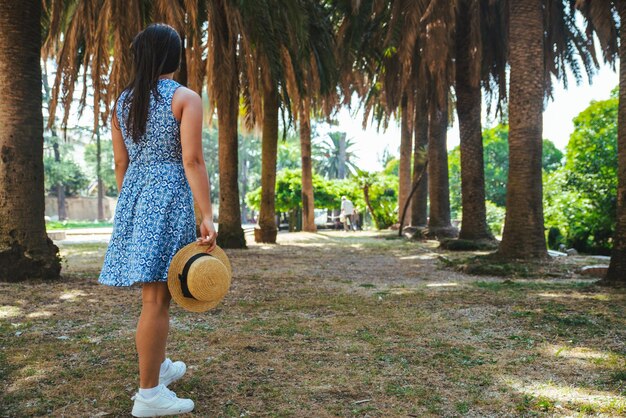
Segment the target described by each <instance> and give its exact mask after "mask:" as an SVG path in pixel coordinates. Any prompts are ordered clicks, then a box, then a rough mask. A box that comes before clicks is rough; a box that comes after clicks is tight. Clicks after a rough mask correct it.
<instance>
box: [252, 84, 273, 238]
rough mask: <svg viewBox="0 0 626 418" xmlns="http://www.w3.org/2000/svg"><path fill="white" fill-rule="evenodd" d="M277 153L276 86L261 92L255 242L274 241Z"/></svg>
mask: <svg viewBox="0 0 626 418" xmlns="http://www.w3.org/2000/svg"><path fill="white" fill-rule="evenodd" d="M277 155H278V92H277V91H276V86H275V85H273V86H272V87H271V88H269V89H268V88H266V89H265V91H264V94H263V137H262V139H261V208H260V211H259V226H258V227H257V228H255V230H254V240H255V241H256V242H265V243H270V244H275V243H276V234H277V232H278V229H277V228H276V219H275V218H276V211H275V209H274V207H275V204H276V158H277Z"/></svg>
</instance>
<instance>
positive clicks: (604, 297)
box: [537, 292, 611, 301]
mask: <svg viewBox="0 0 626 418" xmlns="http://www.w3.org/2000/svg"><path fill="white" fill-rule="evenodd" d="M537 296H540V297H542V298H549V299H556V298H570V299H593V300H603V301H608V300H611V298H610V297H609V296H608V295H583V294H581V293H548V292H545V293H537Z"/></svg>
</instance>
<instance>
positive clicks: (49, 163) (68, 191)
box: [43, 156, 89, 196]
mask: <svg viewBox="0 0 626 418" xmlns="http://www.w3.org/2000/svg"><path fill="white" fill-rule="evenodd" d="M43 164H44V176H45V180H44V185H45V188H46V190H47V191H48V192H49V193H50V194H53V195H56V185H57V184H58V183H61V184H62V185H63V186H64V187H65V195H66V196H76V195H78V194H79V193H80V192H81V191H82V190H83V189H84V188H85V187H87V185H88V184H89V180H88V179H87V177H86V176H85V174H84V173H83V171H82V170H81V168H80V166H79V165H78V164H76V163H75V162H74V161H72V160H71V159H69V158H68V157H66V158H65V159H63V160H61V161H58V162H57V161H55V160H54V157H48V156H46V157H44V159H43Z"/></svg>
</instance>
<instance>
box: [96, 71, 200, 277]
mask: <svg viewBox="0 0 626 418" xmlns="http://www.w3.org/2000/svg"><path fill="white" fill-rule="evenodd" d="M178 87H180V84H179V83H177V82H175V81H173V80H169V79H160V80H159V81H158V82H157V89H158V92H159V96H160V97H155V95H154V94H152V95H151V97H150V108H149V111H148V120H147V123H146V133H145V135H144V136H143V137H142V138H141V140H140V141H139V142H137V143H135V142H134V141H133V139H132V137H131V136H130V133H129V132H128V128H127V126H126V119H127V116H128V110H129V107H130V101H128V102H127V103H124V99H125V98H126V96H127V93H128V92H126V91H124V92H123V93H122V94H121V96H120V98H119V100H118V102H117V106H116V109H115V111H116V115H117V120H118V121H119V125H120V129H121V131H122V136H123V138H124V143H125V144H126V149H127V150H128V156H129V159H130V163H129V165H128V170H127V171H126V175H125V176H124V182H123V184H122V190H121V191H120V196H119V200H118V202H117V207H116V209H115V219H114V227H113V235H112V236H111V241H110V242H109V248H108V249H107V252H106V256H105V258H104V265H103V266H102V271H101V272H100V279H99V282H100V283H102V284H105V285H109V286H130V285H132V284H134V283H138V282H139V283H148V282H160V281H167V270H168V267H169V265H170V261H171V260H172V257H174V254H176V252H177V251H178V250H179V249H180V248H182V247H183V246H185V245H186V244H189V243H190V242H193V241H195V239H196V226H195V217H194V209H193V197H192V194H191V189H190V188H189V183H188V182H187V178H186V177H185V172H184V170H183V163H182V149H181V143H180V122H178V121H177V120H176V118H175V117H174V114H173V113H172V97H173V96H174V92H175V91H176V89H177V88H178Z"/></svg>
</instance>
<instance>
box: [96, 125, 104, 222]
mask: <svg viewBox="0 0 626 418" xmlns="http://www.w3.org/2000/svg"><path fill="white" fill-rule="evenodd" d="M101 145H102V144H101V142H100V127H99V126H98V127H97V128H96V172H97V173H96V181H97V182H98V220H99V221H103V220H104V184H103V183H102V147H101Z"/></svg>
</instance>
